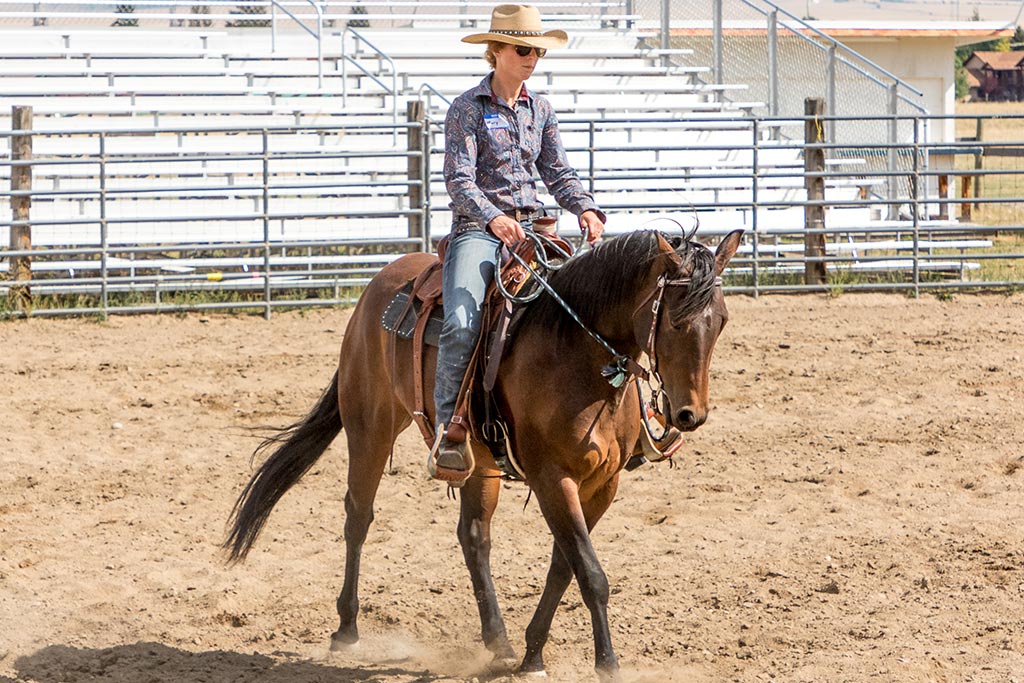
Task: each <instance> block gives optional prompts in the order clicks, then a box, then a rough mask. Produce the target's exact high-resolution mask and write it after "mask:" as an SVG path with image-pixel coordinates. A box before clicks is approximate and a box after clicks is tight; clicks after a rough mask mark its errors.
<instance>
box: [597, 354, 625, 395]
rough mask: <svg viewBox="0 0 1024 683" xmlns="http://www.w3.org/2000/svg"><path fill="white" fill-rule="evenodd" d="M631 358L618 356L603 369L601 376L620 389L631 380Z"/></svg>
mask: <svg viewBox="0 0 1024 683" xmlns="http://www.w3.org/2000/svg"><path fill="white" fill-rule="evenodd" d="M628 362H629V356H616V357H615V359H614V360H613V361H612V362H611V363H609V364H608V365H605V366H604V367H603V368H601V376H602V377H604V378H605V379H606V380H608V384H611V385H612V386H613V387H615V388H616V389H618V388H619V387H621V386H622V385H623V384H625V383H626V380H627V379H629V375H630V372H629V366H628Z"/></svg>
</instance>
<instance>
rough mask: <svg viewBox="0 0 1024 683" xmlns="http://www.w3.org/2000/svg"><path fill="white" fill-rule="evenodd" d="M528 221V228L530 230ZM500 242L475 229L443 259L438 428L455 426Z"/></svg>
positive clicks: (457, 240)
mask: <svg viewBox="0 0 1024 683" xmlns="http://www.w3.org/2000/svg"><path fill="white" fill-rule="evenodd" d="M528 225H529V222H527V223H526V224H524V225H523V227H527V226H528ZM500 244H501V241H500V240H499V239H498V238H497V237H495V236H494V235H492V234H491V233H489V232H484V231H482V230H473V231H470V232H464V233H462V234H460V235H456V236H455V237H454V238H452V240H451V241H450V242H449V244H448V251H447V252H445V256H444V282H443V284H442V286H443V293H442V296H443V297H444V324H443V325H442V326H441V339H440V341H439V342H438V349H437V375H436V379H435V382H434V407H435V418H434V423H435V424H436V425H442V424H443V425H445V427H447V426H448V425H449V424H450V423H451V419H452V414H453V413H454V412H455V402H456V401H457V400H458V398H459V389H460V388H461V387H462V380H463V378H464V377H465V375H466V368H467V367H468V365H469V358H470V356H471V355H472V354H473V349H474V347H475V346H476V342H477V339H478V338H479V336H480V327H481V325H482V320H481V312H480V309H481V307H482V306H483V303H484V296H485V295H486V294H487V288H488V287H489V286H490V284H491V281H492V280H494V264H495V258H496V252H497V249H498V245H500Z"/></svg>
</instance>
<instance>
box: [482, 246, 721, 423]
mask: <svg viewBox="0 0 1024 683" xmlns="http://www.w3.org/2000/svg"><path fill="white" fill-rule="evenodd" d="M524 232H525V234H526V237H527V239H528V240H530V241H531V242H532V243H533V246H534V251H535V255H534V258H535V259H536V262H537V268H534V267H533V266H532V265H531V264H530V263H528V262H527V261H526V259H524V258H523V257H522V256H521V255H520V254H519V253H518V252H517V250H515V249H509V248H508V247H506V246H505V245H504V244H502V245H500V246H499V247H498V253H497V262H498V263H499V264H500V263H502V262H507V261H508V260H509V256H511V260H514V261H516V262H517V263H518V264H519V265H520V266H522V267H523V268H524V269H525V270H526V272H527V273H528V274H529V275H530V276H532V277H533V279H534V280H535V281H536V283H537V284H538V285H540V287H539V288H537V289H535V290H534V291H532V292H530V293H529V294H526V295H523V296H518V295H516V294H514V293H512V292H509V291H508V290H507V289H506V288H505V285H504V283H503V282H502V281H501V278H500V277H496V278H495V282H496V283H497V287H498V291H499V292H500V293H501V295H502V296H503V297H505V299H507V300H508V301H510V302H512V303H515V304H525V303H530V302H531V301H534V300H536V299H537V298H538V297H539V296H540V295H541V294H542V293H543V292H545V291H546V292H547V293H548V294H550V295H551V296H552V298H554V300H555V301H556V302H558V305H559V306H561V307H562V308H563V309H564V310H565V312H566V313H568V314H569V316H570V317H571V318H572V319H573V320H575V321H576V323H577V324H578V325H579V326H580V327H581V328H582V329H583V331H584V332H586V333H587V334H588V335H590V337H591V338H593V339H594V341H596V342H597V343H598V344H600V345H601V346H602V347H604V349H605V350H606V351H608V353H609V354H611V356H612V362H611V363H609V364H608V365H605V366H604V367H602V368H601V375H602V376H603V377H604V378H605V379H606V380H607V381H608V383H609V384H611V385H612V386H613V387H615V388H616V389H618V388H619V387H621V386H622V385H623V384H625V383H626V381H627V380H628V379H629V378H630V376H633V377H636V378H637V380H638V381H639V380H641V379H642V380H644V381H645V382H647V384H648V386H651V380H652V379H653V380H655V381H657V383H658V389H657V391H656V393H657V394H660V393H661V377H660V375H658V354H657V348H656V343H657V337H658V323H659V321H660V319H661V305H662V301H663V300H664V298H665V289H666V288H667V287H688V286H689V285H691V284H692V283H693V279H692V278H688V277H683V278H676V279H669V278H668V277H667V276H666V275H662V276H661V277H659V278H658V285H657V288H656V289H655V290H654V292H652V293H651V296H649V297H648V298H647V299H645V300H644V303H642V304H640V306H639V307H637V309H636V311H634V312H633V316H636V314H637V312H639V311H640V310H641V309H642V308H643V307H644V306H645V305H646V303H647V301H652V303H651V327H650V331H649V332H648V335H647V344H646V348H644V351H645V352H646V353H647V356H648V357H649V358H650V360H651V369H650V370H647V369H646V368H644V367H643V366H642V365H640V363H638V362H637V361H636V360H634V359H633V358H632V357H630V356H628V355H626V354H624V353H619V352H618V351H616V350H615V349H614V348H613V347H612V345H611V344H609V343H608V342H607V341H605V339H604V338H603V337H601V335H600V334H598V333H597V332H596V331H594V330H592V329H591V328H590V327H588V326H587V324H586V323H584V322H583V320H581V319H580V316H579V315H578V314H577V313H576V311H574V310H573V309H572V307H571V306H570V305H569V304H568V303H567V302H566V301H565V299H563V298H562V297H561V296H560V295H559V294H558V292H556V291H555V289H554V288H553V287H552V286H551V285H550V284H548V281H547V276H548V275H550V273H553V272H555V271H557V270H559V269H561V268H562V266H564V265H565V262H562V263H552V262H551V261H549V260H548V256H547V251H546V248H547V247H550V248H551V249H552V250H553V251H554V252H555V253H556V254H558V256H560V257H562V258H564V259H565V260H566V261H568V260H569V259H571V258H572V255H570V254H568V253H566V252H565V250H563V249H562V248H561V247H560V246H559V245H558V244H556V243H555V242H553V241H552V240H551V239H549V238H548V237H546V236H545V235H542V234H538V233H536V232H534V231H532V230H526V231H524ZM538 271H540V272H538ZM714 286H716V287H721V286H722V278H721V277H716V278H715V280H714ZM637 388H638V389H639V386H638V387H637ZM652 391H653V389H652ZM641 400H642V399H641ZM644 422H645V423H646V422H647V418H646V413H645V415H644Z"/></svg>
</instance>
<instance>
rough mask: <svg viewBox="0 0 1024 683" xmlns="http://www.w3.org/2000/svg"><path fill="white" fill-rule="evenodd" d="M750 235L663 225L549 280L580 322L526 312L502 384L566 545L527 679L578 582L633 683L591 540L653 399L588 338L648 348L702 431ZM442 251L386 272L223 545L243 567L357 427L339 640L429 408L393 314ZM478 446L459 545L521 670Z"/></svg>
mask: <svg viewBox="0 0 1024 683" xmlns="http://www.w3.org/2000/svg"><path fill="white" fill-rule="evenodd" d="M740 236H741V231H735V232H733V233H730V234H729V235H728V236H727V237H726V238H725V239H724V240H723V241H722V242H721V244H720V245H719V246H718V249H717V251H716V252H715V253H712V252H711V251H710V250H709V249H707V248H706V247H704V246H703V245H701V244H697V243H695V242H691V241H689V240H688V239H684V238H681V237H671V238H666V237H665V236H664V235H662V234H661V233H657V232H653V231H638V232H634V233H630V234H627V235H624V236H621V237H617V238H615V239H613V240H610V241H608V242H606V243H604V244H601V245H600V246H598V247H596V248H595V249H593V250H591V251H588V252H586V253H584V254H582V255H580V256H578V257H576V258H573V259H571V260H570V261H569V262H567V263H566V264H565V265H564V266H563V267H562V269H561V270H559V271H557V272H556V273H554V274H552V276H551V278H550V285H551V286H552V288H553V289H554V291H556V292H557V293H558V294H559V295H560V297H561V298H562V299H563V300H564V302H565V304H567V306H568V308H571V309H573V310H574V311H575V312H576V313H577V315H578V318H579V320H576V319H574V318H573V317H572V316H570V314H569V313H568V312H567V310H566V306H564V305H563V304H561V303H559V302H558V301H557V300H556V299H555V298H554V297H553V296H551V295H550V294H545V295H544V296H542V297H541V298H540V299H538V300H537V301H536V302H534V303H533V304H530V305H529V306H528V307H527V308H526V310H524V311H523V313H522V315H521V317H520V318H519V319H518V321H517V323H516V325H515V327H514V329H513V331H512V337H511V338H510V340H509V343H508V346H507V349H508V350H507V354H506V358H505V360H504V361H503V362H502V364H501V368H500V370H499V375H498V383H497V387H496V390H495V391H496V396H497V401H498V403H499V406H500V408H501V411H502V414H503V415H505V416H506V417H507V419H508V423H509V427H510V439H511V444H512V448H513V451H514V453H515V454H516V456H517V458H518V460H519V463H520V465H521V468H522V470H523V472H524V473H525V475H526V482H527V484H528V485H529V486H530V487H531V488H532V490H533V492H534V494H535V495H536V496H537V502H538V503H539V505H540V509H541V512H542V513H543V515H544V519H545V520H546V521H547V524H548V526H549V528H550V529H551V533H552V535H553V536H554V548H553V550H552V553H551V565H550V568H549V570H548V576H547V583H546V585H545V587H544V592H543V595H542V596H541V599H540V604H539V605H538V607H537V610H536V612H535V613H534V616H533V619H532V620H531V621H530V624H529V626H528V627H527V629H526V654H525V657H524V658H523V660H522V663H521V664H520V667H519V669H520V671H522V672H543V671H544V660H543V648H544V644H545V641H546V640H547V637H548V631H549V629H550V626H551V620H552V618H553V617H554V614H555V609H556V608H557V607H558V602H559V600H560V598H561V597H562V595H563V593H564V592H565V590H566V588H568V586H569V583H570V581H571V580H572V579H573V578H574V577H575V578H576V580H577V582H578V583H579V587H580V592H581V594H582V596H583V600H584V602H585V603H586V606H587V607H588V608H589V609H590V615H591V620H592V625H593V631H594V647H595V666H596V668H597V671H598V674H599V675H600V676H601V678H602V679H608V680H617V679H618V678H619V674H618V662H617V660H616V657H615V653H614V651H613V649H612V643H611V635H610V632H609V628H608V614H607V606H608V580H607V578H606V577H605V574H604V571H603V570H602V569H601V565H600V563H599V562H598V559H597V555H596V554H595V552H594V548H593V546H592V545H591V542H590V531H591V529H593V528H594V525H595V524H596V523H597V521H598V520H599V519H600V518H601V516H602V515H603V514H604V512H605V510H607V509H608V506H609V505H610V504H611V502H612V499H613V498H614V497H615V491H616V488H617V486H618V481H619V472H620V471H621V470H622V469H623V467H624V466H625V464H626V462H627V460H628V459H629V458H630V456H631V454H632V453H633V451H634V447H635V446H636V444H637V442H638V438H639V435H640V424H641V420H640V407H639V406H640V404H639V401H638V399H637V395H636V394H637V391H638V388H637V386H636V383H635V382H625V383H622V384H621V385H620V386H618V387H615V386H612V385H611V384H610V383H609V382H608V381H606V379H605V377H603V376H602V368H604V367H605V366H608V364H609V361H610V360H611V358H610V357H609V351H608V348H607V347H606V346H603V345H601V344H599V343H598V342H597V341H596V340H595V338H594V337H593V336H592V335H591V334H590V333H589V332H593V333H596V334H597V335H599V336H600V337H601V338H603V339H604V340H605V341H606V342H607V346H610V347H611V348H613V349H614V350H615V351H617V352H618V353H619V354H621V355H622V356H628V357H629V358H631V359H638V358H639V357H640V356H641V354H642V353H644V352H646V353H647V354H648V356H649V357H650V358H651V361H652V364H654V363H656V367H657V370H658V373H659V374H660V377H661V380H662V387H663V394H662V397H661V401H660V403H661V406H662V409H663V412H664V414H665V415H666V416H667V418H668V420H669V421H670V422H671V423H672V424H673V425H674V426H675V427H677V428H678V429H681V430H684V431H690V430H694V429H696V428H697V427H699V426H700V425H701V424H703V423H704V420H705V419H706V417H707V414H708V370H709V364H710V361H711V351H712V349H713V347H714V345H715V341H716V340H717V339H718V335H719V334H720V333H721V331H722V328H723V327H724V325H725V323H726V319H727V313H726V308H725V301H724V298H723V295H722V288H721V286H720V285H721V278H720V275H721V273H722V271H723V269H724V268H725V266H726V264H727V263H728V262H729V260H730V259H731V258H732V256H733V255H734V254H735V253H736V249H737V247H738V245H739V241H740ZM434 258H435V257H434V256H432V255H430V254H422V253H420V254H410V255H407V256H404V257H402V258H400V259H398V260H396V261H395V262H394V263H392V264H390V265H388V266H387V267H385V268H383V269H382V270H381V271H380V273H379V274H378V275H377V276H375V277H374V278H373V280H372V281H371V282H370V284H369V285H368V286H367V288H366V291H365V292H364V293H363V295H362V297H361V298H360V300H359V303H358V304H357V305H356V308H355V311H354V312H353V313H352V318H351V320H350V321H349V324H348V329H347V331H346V333H345V338H344V341H343V342H342V345H341V360H340V362H339V364H338V371H337V373H336V374H335V376H334V380H333V381H332V382H331V385H330V387H328V389H327V390H326V391H325V392H324V395H323V396H322V397H321V398H320V401H319V403H318V404H317V405H316V406H315V407H314V408H313V410H312V411H311V412H310V414H309V415H308V416H307V417H306V418H305V419H303V420H302V421H301V422H298V423H296V424H295V425H292V426H291V427H289V428H287V429H286V430H284V431H283V432H281V433H280V434H278V435H277V436H275V437H273V438H271V439H269V440H268V441H267V442H266V443H264V444H263V446H261V448H264V447H267V446H276V450H275V451H274V452H273V454H272V455H271V456H270V457H269V458H268V459H267V460H266V461H265V462H264V463H263V465H262V466H261V467H260V468H259V469H258V470H257V472H256V473H255V474H254V475H253V477H252V479H251V480H250V481H249V483H248V485H247V486H246V487H245V490H244V491H243V492H242V494H241V496H240V497H239V499H238V502H237V503H236V504H235V509H234V511H233V513H232V517H233V522H232V527H231V531H230V535H229V537H228V539H227V541H226V542H225V547H226V548H227V549H228V550H229V552H230V557H231V559H232V560H241V559H243V558H244V557H245V556H246V554H247V553H248V552H249V550H250V549H251V547H252V545H253V543H254V542H255V541H256V538H257V536H258V535H259V533H260V530H261V529H262V527H263V525H264V523H265V522H266V520H267V518H268V516H269V515H270V512H271V510H272V509H273V507H274V505H275V503H277V501H278V500H279V499H280V498H281V496H282V495H284V493H285V492H286V491H287V490H288V489H289V488H290V487H291V486H292V485H294V484H295V483H296V482H297V481H298V480H299V479H300V478H301V477H302V475H303V474H305V473H306V472H307V471H308V470H309V469H310V467H312V465H313V464H314V463H315V462H316V460H317V458H319V457H320V455H321V454H322V453H323V452H324V451H325V450H326V448H327V446H328V445H329V444H330V443H331V441H332V440H333V439H334V438H335V437H336V436H337V435H338V433H339V432H340V431H341V429H342V424H344V427H345V430H346V433H347V435H348V453H349V463H348V492H347V493H346V495H345V515H346V517H345V544H346V558H345V559H346V561H345V583H344V586H343V588H342V590H341V595H340V596H339V597H338V602H337V607H338V614H339V616H340V617H341V624H340V626H339V627H338V630H337V631H336V632H335V633H334V634H333V635H332V647H340V646H343V645H344V644H347V643H354V642H356V641H357V640H358V638H359V632H358V630H357V626H356V618H357V616H358V614H359V599H358V595H357V584H358V580H359V560H360V555H361V552H362V546H363V541H364V540H365V539H366V533H367V530H368V528H369V526H370V523H371V522H372V521H373V501H374V497H375V496H376V492H377V486H378V484H379V483H380V479H381V476H382V474H383V472H384V467H385V464H386V463H387V459H388V455H389V453H390V452H391V448H392V444H393V442H394V440H395V438H396V437H397V436H398V434H399V433H400V432H401V431H402V430H404V429H405V428H406V427H408V426H409V424H410V422H411V419H412V418H411V415H412V412H413V410H414V405H415V401H414V396H413V368H412V348H411V342H410V341H406V340H403V339H400V338H397V337H396V336H394V335H393V334H391V333H388V332H386V331H385V330H384V329H382V327H381V324H380V321H381V316H382V313H383V311H384V308H385V307H386V306H387V305H388V302H390V301H391V299H392V297H393V295H394V294H395V293H396V292H397V291H398V290H399V289H401V288H402V287H403V286H404V285H405V284H406V283H407V282H408V281H409V280H410V279H412V278H413V277H415V276H416V275H417V274H418V273H419V272H420V271H422V270H423V269H424V268H426V267H427V265H428V264H430V263H431V262H432V260H433V259H434ZM581 323H582V324H581ZM583 325H585V326H586V328H589V332H588V330H587V329H584V327H583ZM434 360H435V353H433V352H431V353H428V354H426V358H425V365H426V368H427V370H428V371H427V377H426V384H427V386H428V389H427V392H426V393H427V397H428V400H427V403H428V407H427V410H428V412H430V413H432V406H430V405H429V404H430V403H431V401H430V400H429V397H430V389H429V387H430V386H432V384H433V371H432V370H431V368H433V367H434ZM634 367H635V366H634ZM553 399H555V400H553ZM431 417H432V415H431ZM473 450H474V453H475V454H476V456H477V457H476V469H475V471H474V476H472V477H470V479H469V481H468V482H467V483H466V485H465V486H464V487H463V488H462V489H460V499H461V514H460V517H459V524H458V537H459V541H460V543H461V544H462V551H463V554H464V556H465V560H466V564H467V566H468V567H469V573H470V576H471V578H472V583H473V591H474V593H475V596H476V601H477V605H478V606H479V610H480V620H481V623H482V635H483V641H484V643H485V644H486V646H487V647H488V648H489V649H490V650H491V651H492V652H494V653H495V657H496V659H500V660H503V661H509V660H514V658H515V653H514V651H513V649H512V646H511V645H510V644H509V640H508V637H507V635H506V631H505V624H504V621H503V619H502V617H501V612H500V610H499V607H498V601H497V597H496V596H495V593H494V584H493V582H492V579H491V572H490V548H491V539H490V522H491V516H492V514H493V513H494V509H495V507H496V505H497V503H498V493H499V490H500V488H501V480H500V479H498V478H496V477H494V476H491V475H495V474H497V473H498V472H497V468H496V466H495V463H494V460H493V458H491V457H490V456H489V455H488V454H487V453H486V448H485V447H484V446H483V444H481V443H477V442H476V441H475V440H474V441H473Z"/></svg>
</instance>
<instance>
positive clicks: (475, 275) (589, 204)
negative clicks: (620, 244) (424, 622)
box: [428, 5, 605, 486]
mask: <svg viewBox="0 0 1024 683" xmlns="http://www.w3.org/2000/svg"><path fill="white" fill-rule="evenodd" d="M462 42H464V43H486V44H487V51H486V53H485V55H484V57H485V59H486V60H487V62H488V63H489V64H490V65H491V67H492V68H493V69H494V71H493V72H492V73H490V74H488V75H487V76H485V77H484V79H483V80H482V81H481V82H480V84H479V85H477V86H476V87H475V88H472V89H470V90H468V91H466V92H465V93H463V94H462V95H460V96H459V97H458V98H456V100H455V102H453V103H452V106H451V108H450V109H449V110H448V117H447V119H446V121H445V158H444V179H445V185H446V187H447V189H448V194H449V195H450V196H451V199H452V201H451V209H452V213H453V214H454V219H453V222H452V230H451V242H450V244H449V245H448V251H447V253H446V255H445V260H444V284H443V288H444V289H443V297H444V311H445V316H444V325H443V326H442V328H441V339H440V342H439V345H438V354H437V379H436V383H435V385H434V405H435V407H436V415H435V429H436V437H435V442H434V449H433V453H432V455H431V458H430V460H429V461H428V462H429V465H428V467H429V469H430V473H431V475H432V476H434V477H435V478H436V479H440V480H442V481H446V482H448V483H449V484H451V485H452V486H461V485H462V484H464V483H465V481H466V479H467V478H468V477H469V475H470V464H469V461H468V459H467V458H466V444H465V441H466V427H465V424H464V423H463V417H462V416H461V415H455V407H456V402H457V401H458V396H459V389H460V387H461V386H462V382H463V378H464V376H465V374H466V369H467V366H468V364H469V360H470V356H471V355H472V353H473V348H474V347H475V346H476V342H477V339H478V337H479V335H480V328H481V316H480V309H481V306H482V305H483V300H484V295H485V294H486V292H487V288H488V286H489V285H490V283H491V281H492V280H493V279H494V271H495V254H496V248H497V247H498V245H500V244H501V243H504V244H506V245H508V246H512V245H513V244H515V243H516V242H518V241H519V240H522V239H524V238H525V234H524V233H523V230H524V228H525V229H530V228H531V227H532V226H533V222H534V220H536V219H537V218H539V217H541V216H544V209H543V208H542V206H541V203H540V201H539V200H538V199H537V189H536V183H535V181H534V179H533V171H532V168H533V167H534V166H536V168H537V170H538V171H539V173H540V177H541V179H542V180H543V181H544V184H545V185H547V187H548V190H549V191H550V192H551V194H552V196H553V197H554V198H555V201H557V202H558V204H559V205H560V206H562V207H563V208H565V209H566V210H568V211H571V212H572V213H573V214H575V215H576V216H579V225H580V229H581V230H582V231H583V232H584V233H585V234H586V236H587V240H588V241H589V242H590V243H591V244H593V243H595V242H597V240H598V239H600V237H601V233H602V232H603V231H604V221H605V215H604V213H603V212H602V211H601V210H600V209H598V208H597V204H595V203H594V197H593V196H592V195H591V194H590V193H589V192H587V191H586V190H585V189H584V188H583V184H582V183H581V182H580V179H579V176H578V175H577V174H576V171H575V170H573V168H572V167H571V166H570V165H569V162H568V159H567V158H566V155H565V149H564V148H563V146H562V140H561V136H560V135H559V132H558V119H557V118H556V117H555V112H554V109H553V108H552V107H551V104H550V103H549V102H548V101H547V100H546V99H544V98H543V97H541V96H540V95H538V94H536V93H534V92H531V91H529V90H527V89H526V85H525V81H526V80H527V79H528V78H529V77H530V75H531V74H532V73H533V70H534V69H535V68H536V66H537V61H538V60H539V59H540V58H541V57H543V56H544V54H545V53H546V52H547V51H548V50H549V49H551V48H557V47H565V45H566V43H567V42H568V37H567V36H566V34H565V31H558V30H555V31H547V32H543V31H541V18H540V12H538V11H537V9H536V8H535V7H530V6H526V5H499V6H498V7H496V8H495V9H494V11H493V12H492V14H491V26H490V30H489V31H488V32H487V33H477V34H474V35H470V36H466V37H465V38H463V39H462Z"/></svg>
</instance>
